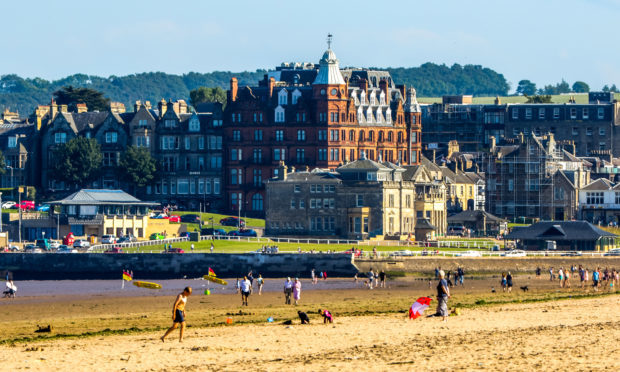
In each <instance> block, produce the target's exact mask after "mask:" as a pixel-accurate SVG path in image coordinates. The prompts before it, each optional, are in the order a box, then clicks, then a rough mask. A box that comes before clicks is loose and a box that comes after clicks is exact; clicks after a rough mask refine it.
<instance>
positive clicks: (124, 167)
mask: <svg viewBox="0 0 620 372" xmlns="http://www.w3.org/2000/svg"><path fill="white" fill-rule="evenodd" d="M118 166H119V170H120V172H121V174H123V175H124V177H125V179H127V180H129V182H130V183H131V184H132V185H133V186H134V187H144V186H146V185H148V184H149V183H151V182H153V180H155V176H156V174H157V162H156V161H155V159H153V157H152V156H151V152H150V151H149V150H148V148H146V147H137V146H129V147H128V148H127V150H126V151H125V152H124V153H123V154H122V155H121V158H120V160H119V162H118Z"/></svg>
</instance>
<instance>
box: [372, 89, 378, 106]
mask: <svg viewBox="0 0 620 372" xmlns="http://www.w3.org/2000/svg"><path fill="white" fill-rule="evenodd" d="M370 104H371V105H373V106H374V105H376V104H377V96H376V95H375V92H372V93H370Z"/></svg>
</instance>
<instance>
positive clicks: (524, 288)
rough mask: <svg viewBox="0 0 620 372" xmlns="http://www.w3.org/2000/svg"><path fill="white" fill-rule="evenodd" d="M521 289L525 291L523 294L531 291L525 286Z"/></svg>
mask: <svg viewBox="0 0 620 372" xmlns="http://www.w3.org/2000/svg"><path fill="white" fill-rule="evenodd" d="M519 288H521V290H523V292H527V291H529V290H530V289H529V288H528V287H527V286H523V287H519Z"/></svg>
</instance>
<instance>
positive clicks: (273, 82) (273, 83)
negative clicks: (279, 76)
mask: <svg viewBox="0 0 620 372" xmlns="http://www.w3.org/2000/svg"><path fill="white" fill-rule="evenodd" d="M275 86H276V79H275V78H273V77H270V78H269V82H268V83H267V89H269V98H271V97H272V96H273V87H275Z"/></svg>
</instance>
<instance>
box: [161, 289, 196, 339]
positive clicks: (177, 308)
mask: <svg viewBox="0 0 620 372" xmlns="http://www.w3.org/2000/svg"><path fill="white" fill-rule="evenodd" d="M191 294H192V287H185V289H184V290H183V292H181V293H179V295H178V296H177V298H176V300H175V301H174V305H173V306H172V327H170V328H169V329H168V330H167V331H166V333H165V334H164V335H163V336H161V342H164V339H165V338H166V336H168V335H169V334H170V332H172V331H174V330H175V329H176V328H177V327H178V326H179V324H180V325H181V330H180V333H179V342H182V341H183V331H185V305H186V304H187V298H188V297H189V296H190V295H191Z"/></svg>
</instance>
